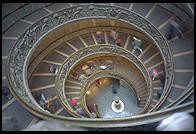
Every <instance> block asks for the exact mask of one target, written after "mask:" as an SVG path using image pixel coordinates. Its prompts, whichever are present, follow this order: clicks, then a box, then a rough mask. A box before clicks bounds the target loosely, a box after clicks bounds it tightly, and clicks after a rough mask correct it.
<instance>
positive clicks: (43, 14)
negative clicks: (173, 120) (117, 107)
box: [2, 3, 194, 130]
mask: <svg viewBox="0 0 196 134" xmlns="http://www.w3.org/2000/svg"><path fill="white" fill-rule="evenodd" d="M185 5H186V4H171V3H164V4H163V3H90V4H88V3H44V4H43V3H42V4H41V3H36V4H35V3H34V4H25V3H23V4H19V5H18V7H17V6H13V7H12V8H14V7H15V8H14V9H13V11H9V10H8V7H6V4H4V5H3V7H5V10H6V9H7V13H5V14H6V15H4V16H2V19H3V24H2V90H10V92H11V93H12V95H13V96H14V97H13V98H11V99H7V98H6V97H5V96H4V95H3V94H2V114H4V113H9V114H10V115H12V116H13V117H14V118H16V120H17V122H18V124H19V126H20V127H21V128H22V129H25V128H29V127H31V126H32V124H34V123H36V122H38V121H39V120H42V119H48V120H58V121H62V122H65V123H68V124H70V125H74V126H79V127H85V128H87V129H89V130H91V129H95V130H100V129H101V128H104V129H109V128H113V127H115V128H116V129H117V130H118V129H122V130H123V127H128V128H133V130H137V129H136V128H137V127H138V126H140V125H145V124H151V123H154V122H158V121H160V120H162V119H164V118H166V117H168V116H169V115H171V114H173V113H175V112H180V111H184V112H189V113H193V112H194V50H193V49H194V24H193V19H194V17H193V16H191V13H189V12H188V11H189V10H188V9H187V8H186V10H185V9H184V10H183V8H182V7H181V6H185ZM27 9H29V10H27ZM24 11H25V12H24ZM172 20H175V21H176V22H177V23H178V24H179V25H180V27H181V28H182V31H183V37H182V38H179V37H178V36H174V37H173V38H172V39H170V40H167V35H168V31H169V22H170V21H172ZM187 23H188V24H189V25H187ZM111 29H113V30H115V31H117V32H118V33H119V35H120V38H121V39H122V43H121V46H116V45H114V44H113V41H112V39H111V37H110V30H111ZM97 31H101V32H102V35H103V37H104V42H102V43H99V42H98V41H97V35H96V32H97ZM134 36H135V37H138V38H140V39H141V40H142V42H143V43H144V45H143V46H142V50H143V53H140V52H139V51H137V50H135V49H133V46H132V44H131V43H132V39H133V37H134ZM103 64H104V65H105V66H107V69H104V70H103V69H101V68H100V66H101V65H103ZM50 65H53V66H55V67H57V68H58V72H57V73H54V72H49V66H50ZM84 65H87V66H89V67H90V69H91V73H90V74H88V75H86V74H85V77H84V78H83V80H79V79H78V77H79V76H81V75H82V74H84V70H83V69H82V66H84ZM153 68H156V69H157V70H158V74H159V76H162V77H163V78H164V82H161V81H160V80H159V79H156V80H154V81H152V80H151V77H150V75H149V74H148V70H149V69H153ZM97 79H100V82H101V85H104V86H107V81H108V82H113V81H112V80H113V79H118V80H119V81H120V87H122V89H128V90H126V92H124V91H123V90H122V92H121V94H120V93H119V94H118V95H122V97H121V98H122V99H124V101H125V107H126V109H125V110H128V111H129V112H131V115H130V114H129V116H123V117H120V118H119V117H118V116H115V114H113V115H114V116H113V117H112V118H107V117H106V116H105V114H106V111H109V109H111V107H110V106H109V105H107V106H106V105H104V104H107V103H108V104H109V103H110V102H111V100H112V99H113V98H114V96H113V94H112V92H109V89H110V87H105V88H103V89H102V88H100V87H99V86H97V84H96V83H95V80H97ZM104 83H105V84H104ZM4 87H9V89H4ZM106 89H107V90H106ZM158 90H159V91H160V90H161V91H162V94H161V97H160V98H159V97H158V96H157V94H156V93H157V91H158ZM87 91H89V92H90V94H87ZM130 92H131V93H130ZM40 93H44V95H45V97H46V99H47V102H50V103H51V104H53V106H54V109H53V110H52V111H50V110H46V108H45V107H44V105H46V104H40V103H39V101H40ZM126 93H127V94H132V95H133V97H132V98H135V100H134V101H135V103H134V105H135V107H136V108H134V109H137V110H135V111H133V104H132V103H131V100H130V98H129V96H127V95H126ZM126 96H127V97H126ZM70 98H74V99H76V100H77V107H76V108H72V107H71V106H70V104H69V99H70ZM90 103H94V104H95V103H96V105H94V110H95V113H96V116H95V117H92V115H91V112H90V111H89V110H88V108H87V104H90ZM130 109H132V110H130ZM80 110H84V111H85V115H81V114H80V113H79V111H80ZM110 114H112V112H111V113H110ZM2 128H3V130H4V126H2ZM134 128H135V129H134ZM140 130H141V128H140Z"/></svg>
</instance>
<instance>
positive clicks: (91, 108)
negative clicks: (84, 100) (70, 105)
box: [87, 104, 93, 113]
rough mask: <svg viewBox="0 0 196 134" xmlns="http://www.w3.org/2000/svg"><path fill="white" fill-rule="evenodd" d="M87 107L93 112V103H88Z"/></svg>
mask: <svg viewBox="0 0 196 134" xmlns="http://www.w3.org/2000/svg"><path fill="white" fill-rule="evenodd" d="M87 108H88V110H89V111H90V112H91V113H92V112H93V104H88V105H87Z"/></svg>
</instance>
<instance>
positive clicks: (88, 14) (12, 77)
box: [6, 4, 174, 119]
mask: <svg viewBox="0 0 196 134" xmlns="http://www.w3.org/2000/svg"><path fill="white" fill-rule="evenodd" d="M95 18H102V19H114V20H118V21H122V22H124V23H127V24H130V25H132V26H134V27H136V28H138V29H139V30H141V31H142V32H144V33H145V34H146V35H147V36H149V37H150V38H151V39H152V40H153V41H154V42H155V45H156V46H157V48H158V49H159V50H160V52H161V55H162V57H163V60H164V64H165V71H166V81H165V86H164V87H165V88H164V92H163V94H164V95H163V96H166V95H167V94H168V93H169V89H170V88H171V83H172V81H173V72H174V69H173V68H174V67H173V59H172V53H171V50H170V47H169V45H168V43H167V41H166V39H165V38H164V36H163V35H162V34H161V33H160V31H159V30H158V29H157V28H155V26H153V25H152V24H151V23H150V22H149V21H148V20H146V19H145V18H143V17H142V16H140V15H138V14H136V13H135V12H133V11H129V10H127V9H123V8H120V7H114V6H107V5H89V4H87V5H80V6H74V7H70V8H66V9H63V10H60V11H58V12H55V13H53V14H50V15H48V16H46V17H44V18H42V19H41V20H39V21H37V22H36V23H34V24H33V25H32V26H31V27H29V28H28V29H27V30H26V31H25V32H24V33H23V34H22V35H21V37H20V38H19V39H18V40H17V42H16V43H15V45H14V46H13V47H12V49H11V51H10V53H9V56H8V60H7V67H6V68H7V79H8V83H9V87H10V89H11V90H12V93H13V94H14V95H15V97H16V98H18V100H20V102H21V103H22V105H24V106H25V107H26V108H27V109H28V110H29V111H30V112H32V113H34V114H37V115H39V116H40V117H42V118H44V117H45V118H46V117H57V116H56V115H52V114H50V113H46V111H45V110H44V109H43V108H41V107H40V106H39V104H38V103H37V102H36V101H35V99H34V98H33V96H32V94H31V93H30V89H29V86H28V81H27V68H28V63H29V60H30V58H31V56H32V54H33V52H34V50H35V49H36V47H37V46H38V45H39V42H40V41H41V40H42V38H44V37H45V36H47V35H48V34H49V33H51V32H52V31H54V30H56V29H57V28H59V27H61V26H63V25H66V24H68V23H71V22H74V21H79V20H84V19H95ZM88 51H90V50H88ZM64 67H66V66H64ZM163 100H164V97H162V98H161V100H160V101H159V104H157V105H156V107H155V108H158V106H159V105H160V104H161V102H163ZM65 119H68V118H65Z"/></svg>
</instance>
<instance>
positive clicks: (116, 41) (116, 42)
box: [114, 38, 122, 47]
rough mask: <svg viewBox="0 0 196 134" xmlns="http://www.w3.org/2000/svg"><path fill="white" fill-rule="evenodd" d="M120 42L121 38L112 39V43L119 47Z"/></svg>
mask: <svg viewBox="0 0 196 134" xmlns="http://www.w3.org/2000/svg"><path fill="white" fill-rule="evenodd" d="M121 42H122V40H121V39H119V38H117V39H116V40H115V41H114V44H115V45H117V46H119V47H120V45H121Z"/></svg>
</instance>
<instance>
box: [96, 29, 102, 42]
mask: <svg viewBox="0 0 196 134" xmlns="http://www.w3.org/2000/svg"><path fill="white" fill-rule="evenodd" d="M96 34H97V42H98V43H99V44H103V43H104V37H103V34H102V32H100V31H97V32H96Z"/></svg>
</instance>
